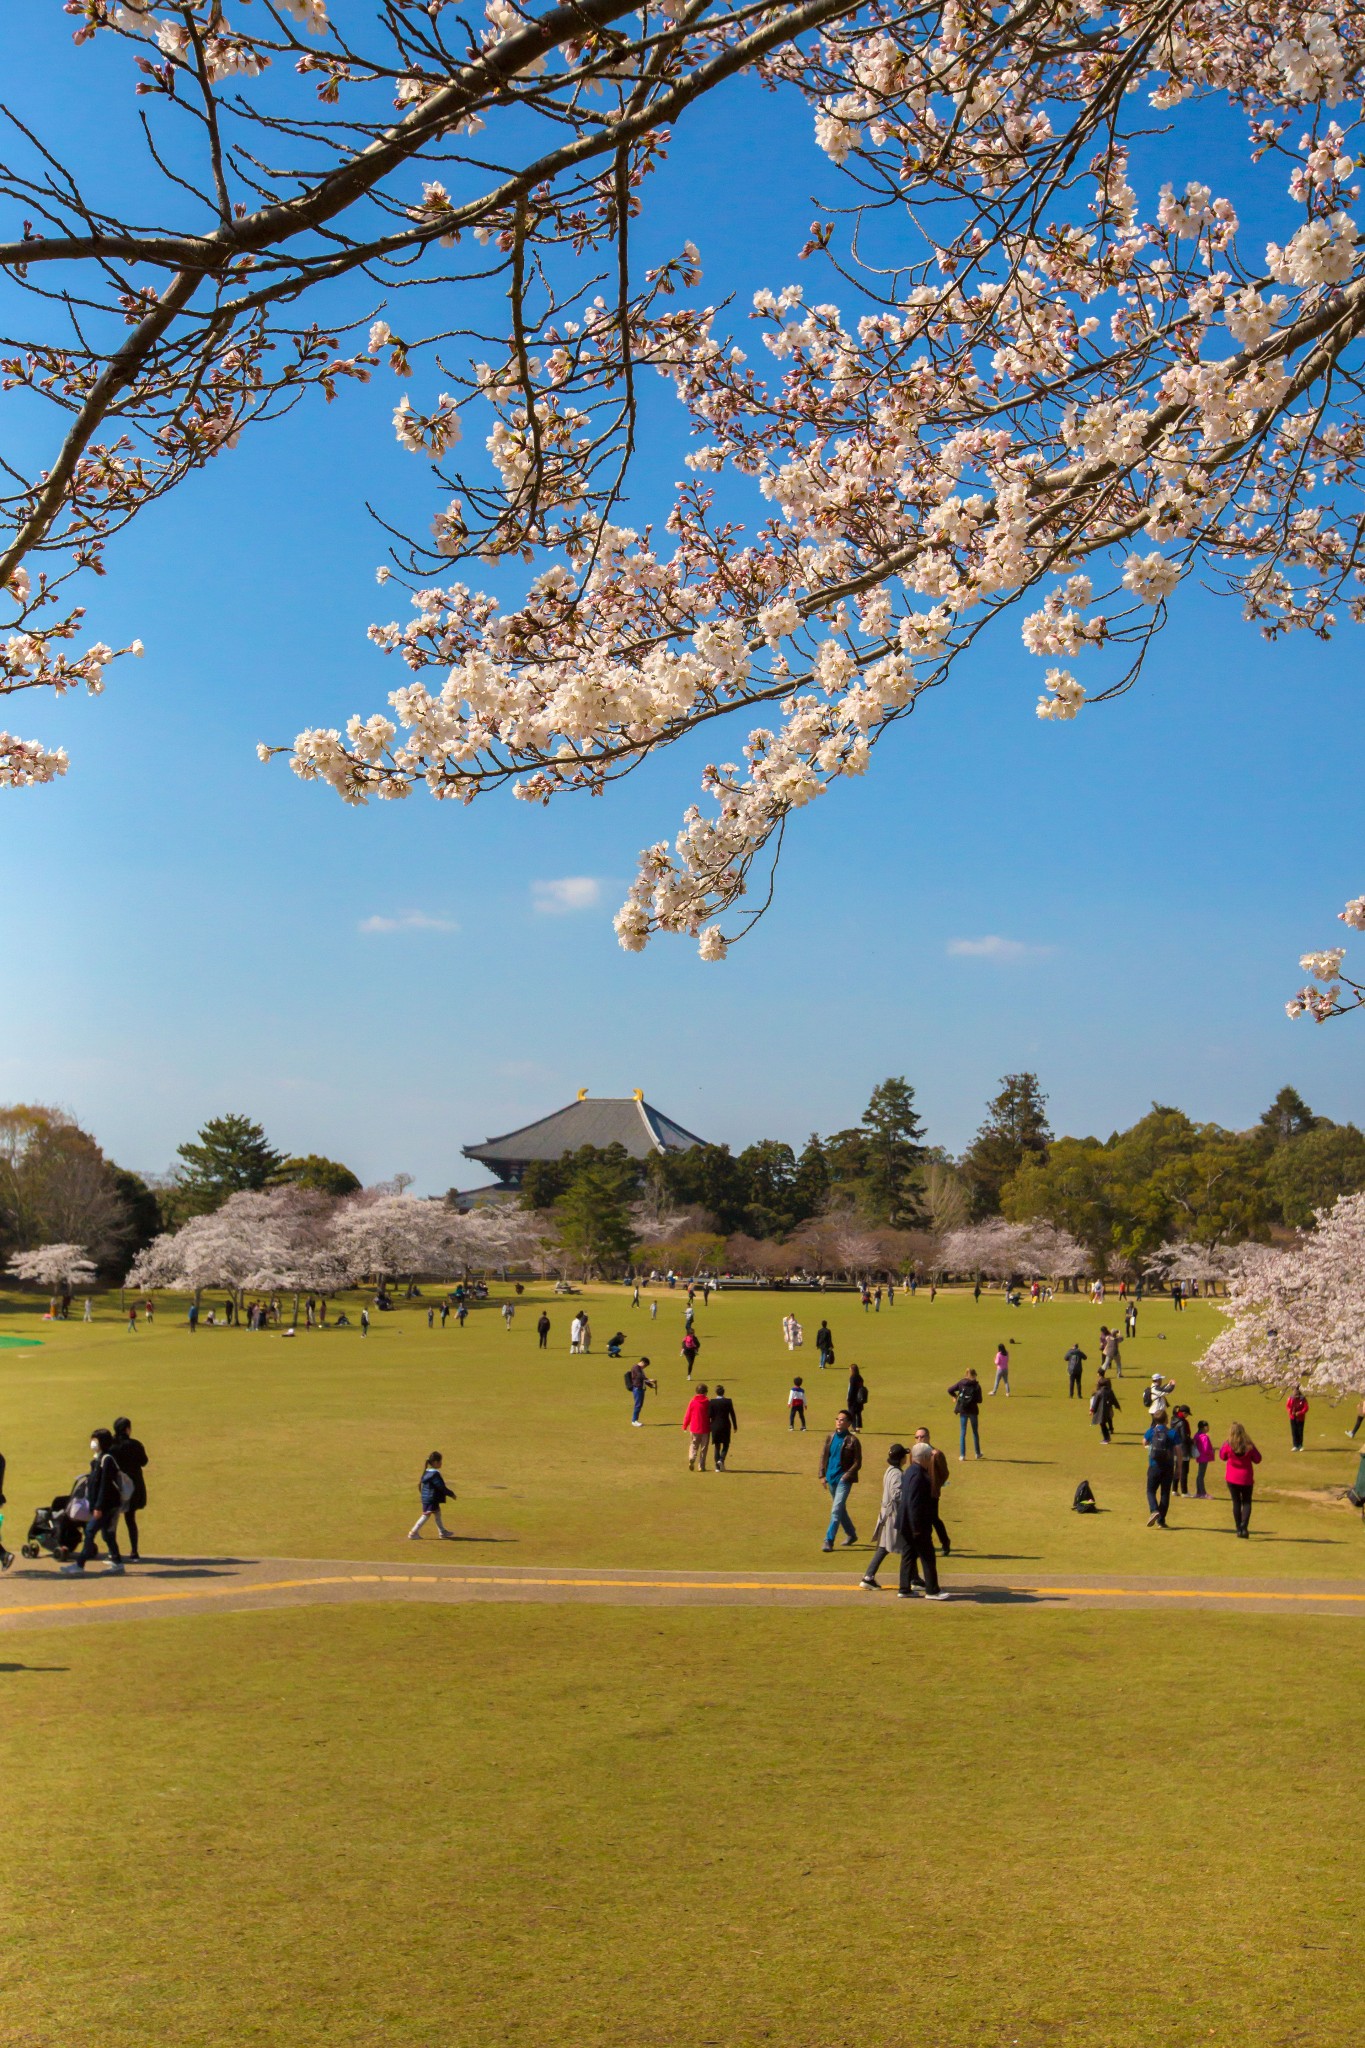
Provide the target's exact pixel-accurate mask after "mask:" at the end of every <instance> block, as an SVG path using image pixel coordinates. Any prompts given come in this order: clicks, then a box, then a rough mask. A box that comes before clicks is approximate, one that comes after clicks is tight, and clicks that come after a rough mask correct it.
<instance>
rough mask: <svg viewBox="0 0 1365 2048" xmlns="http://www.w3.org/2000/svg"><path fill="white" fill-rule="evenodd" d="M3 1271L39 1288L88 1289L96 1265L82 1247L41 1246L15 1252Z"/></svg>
mask: <svg viewBox="0 0 1365 2048" xmlns="http://www.w3.org/2000/svg"><path fill="white" fill-rule="evenodd" d="M5 1270H6V1271H7V1272H9V1273H12V1274H13V1275H14V1277H15V1279H16V1280H31V1281H32V1282H33V1283H34V1285H35V1286H38V1287H89V1286H91V1285H93V1283H94V1279H95V1262H94V1260H93V1259H91V1258H89V1257H88V1256H87V1254H86V1249H85V1246H84V1245H83V1244H40V1245H38V1246H36V1247H35V1249H34V1250H33V1251H31V1252H16V1253H15V1255H14V1257H13V1258H12V1259H11V1260H10V1262H9V1265H8V1266H7V1267H6V1269H5Z"/></svg>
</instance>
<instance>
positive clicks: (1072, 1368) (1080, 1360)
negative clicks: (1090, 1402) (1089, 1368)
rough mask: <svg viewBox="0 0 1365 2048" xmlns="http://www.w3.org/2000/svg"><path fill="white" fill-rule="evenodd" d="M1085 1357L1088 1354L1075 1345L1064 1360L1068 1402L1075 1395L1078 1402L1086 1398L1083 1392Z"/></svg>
mask: <svg viewBox="0 0 1365 2048" xmlns="http://www.w3.org/2000/svg"><path fill="white" fill-rule="evenodd" d="M1085 1357H1086V1354H1085V1353H1084V1351H1082V1349H1081V1347H1080V1345H1079V1344H1073V1345H1072V1347H1071V1349H1070V1350H1069V1351H1068V1352H1067V1354H1066V1357H1065V1359H1064V1360H1063V1363H1064V1364H1065V1366H1066V1398H1067V1400H1068V1401H1069V1400H1070V1399H1071V1397H1072V1395H1073V1394H1074V1395H1075V1397H1076V1399H1077V1400H1078V1401H1081V1400H1084V1398H1085V1397H1084V1395H1083V1394H1082V1392H1081V1372H1082V1370H1083V1368H1084V1365H1085Z"/></svg>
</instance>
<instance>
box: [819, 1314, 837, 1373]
mask: <svg viewBox="0 0 1365 2048" xmlns="http://www.w3.org/2000/svg"><path fill="white" fill-rule="evenodd" d="M815 1349H816V1352H817V1354H818V1356H819V1359H820V1370H821V1372H827V1371H828V1370H829V1368H830V1366H832V1365H833V1363H834V1339H833V1337H832V1336H831V1335H830V1328H829V1324H828V1323H827V1322H825V1321H824V1320H823V1318H822V1320H821V1323H820V1327H819V1329H818V1330H817V1331H816V1333H815Z"/></svg>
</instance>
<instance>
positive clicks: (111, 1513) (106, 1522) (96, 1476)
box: [62, 1429, 123, 1578]
mask: <svg viewBox="0 0 1365 2048" xmlns="http://www.w3.org/2000/svg"><path fill="white" fill-rule="evenodd" d="M113 1453H114V1432H113V1430H112V1429H93V1430H91V1432H90V1473H89V1477H88V1478H87V1480H86V1482H85V1498H86V1500H87V1502H88V1503H89V1507H90V1515H89V1519H88V1520H87V1522H86V1525H85V1541H84V1542H83V1543H82V1545H81V1548H80V1555H79V1556H78V1557H73V1558H72V1559H71V1561H70V1562H69V1563H68V1564H64V1565H63V1566H62V1571H63V1573H64V1574H65V1575H66V1577H67V1578H75V1577H78V1576H79V1575H80V1573H82V1572H83V1571H84V1570H85V1567H86V1566H87V1565H88V1564H89V1562H90V1560H91V1558H92V1557H94V1556H96V1555H97V1552H96V1550H95V1542H96V1539H97V1538H99V1537H103V1539H104V1547H105V1549H106V1550H107V1551H108V1553H109V1570H110V1571H111V1572H112V1573H115V1574H118V1573H121V1572H122V1571H123V1559H122V1558H121V1557H120V1556H119V1547H118V1518H119V1515H120V1514H121V1512H122V1509H123V1474H122V1473H121V1472H120V1471H119V1468H118V1466H117V1465H116V1464H115V1462H114V1455H113Z"/></svg>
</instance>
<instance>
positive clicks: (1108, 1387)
mask: <svg viewBox="0 0 1365 2048" xmlns="http://www.w3.org/2000/svg"><path fill="white" fill-rule="evenodd" d="M1119 1405H1120V1404H1119V1397H1118V1395H1117V1394H1116V1393H1115V1391H1114V1383H1113V1381H1112V1380H1111V1379H1109V1378H1107V1377H1106V1375H1105V1372H1104V1369H1103V1367H1101V1369H1100V1376H1099V1378H1098V1379H1097V1380H1096V1381H1095V1391H1094V1393H1093V1394H1092V1395H1091V1396H1090V1419H1091V1421H1092V1422H1097V1423H1098V1424H1099V1429H1100V1442H1101V1443H1105V1444H1107V1443H1110V1442H1112V1440H1113V1435H1114V1417H1115V1415H1116V1414H1117V1413H1118V1410H1119Z"/></svg>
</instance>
